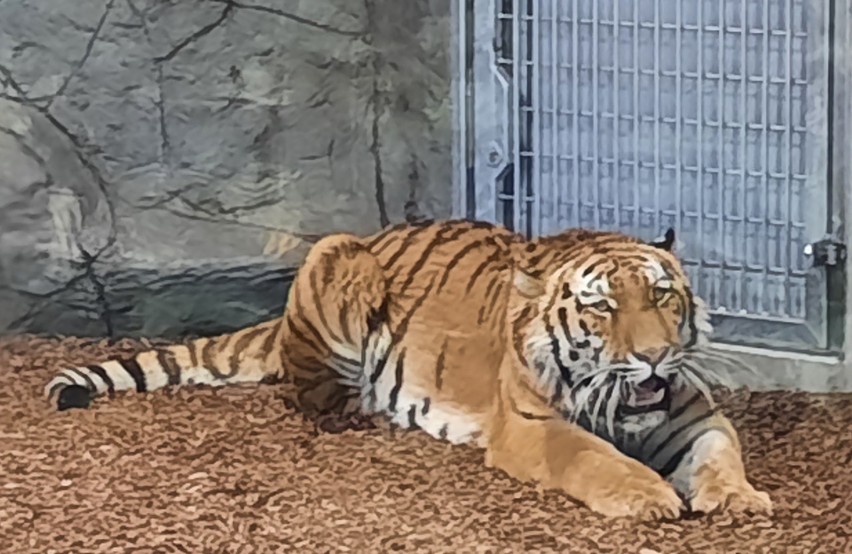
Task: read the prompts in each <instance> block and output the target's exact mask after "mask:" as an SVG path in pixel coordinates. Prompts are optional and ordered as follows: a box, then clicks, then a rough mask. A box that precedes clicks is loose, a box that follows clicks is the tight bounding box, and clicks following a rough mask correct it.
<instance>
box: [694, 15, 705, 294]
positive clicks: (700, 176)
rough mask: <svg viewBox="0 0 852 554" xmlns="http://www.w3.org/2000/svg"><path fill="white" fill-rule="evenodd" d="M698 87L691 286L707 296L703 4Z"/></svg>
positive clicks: (699, 43) (699, 37) (699, 20)
mask: <svg viewBox="0 0 852 554" xmlns="http://www.w3.org/2000/svg"><path fill="white" fill-rule="evenodd" d="M696 67H697V69H698V86H697V91H696V94H697V95H698V96H697V100H698V110H697V113H698V121H697V122H696V124H695V136H696V138H697V141H698V145H697V149H698V152H696V159H697V161H698V171H697V172H696V175H695V181H696V183H698V221H697V227H698V240H696V241H695V243H694V248H696V249H697V250H698V256H697V257H698V267H697V268H696V270H695V283H693V286H694V287H695V289H696V290H698V291H699V294H705V295H707V294H709V291H704V290H703V289H702V285H703V279H702V272H703V271H704V253H705V249H704V140H703V138H704V98H703V91H704V2H703V1H699V3H698V63H697V64H696Z"/></svg>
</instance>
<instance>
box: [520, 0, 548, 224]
mask: <svg viewBox="0 0 852 554" xmlns="http://www.w3.org/2000/svg"><path fill="white" fill-rule="evenodd" d="M531 1H532V8H533V9H532V14H530V15H531V17H532V45H533V49H532V67H531V68H530V72H529V73H528V74H527V78H528V79H532V86H533V94H532V95H533V100H532V103H534V106H535V108H534V109H533V112H532V118H533V121H532V123H533V132H532V148H531V150H532V152H531V153H530V154H531V156H530V164H532V165H533V167H531V168H530V173H531V174H532V194H533V198H532V210H531V212H532V213H530V214H529V217H530V218H532V225H528V226H529V227H530V229H531V230H532V232H533V234H535V235H540V234H541V232H542V229H541V227H542V225H541V223H542V222H541V172H542V170H543V167H542V164H541V161H542V154H543V149H544V148H543V144H544V141H543V140H542V138H543V137H544V135H543V134H542V131H541V117H542V114H543V113H544V112H543V109H542V108H543V107H542V98H541V80H542V79H543V78H544V72H543V71H542V67H541V52H540V47H541V46H540V45H541V29H540V26H539V20H540V19H541V5H540V3H539V2H540V0H531ZM524 196H526V194H525V195H524ZM525 201H526V199H525Z"/></svg>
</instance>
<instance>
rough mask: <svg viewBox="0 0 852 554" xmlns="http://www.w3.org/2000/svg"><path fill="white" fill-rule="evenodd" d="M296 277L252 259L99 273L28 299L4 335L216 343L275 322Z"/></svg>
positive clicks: (291, 271) (282, 268)
mask: <svg viewBox="0 0 852 554" xmlns="http://www.w3.org/2000/svg"><path fill="white" fill-rule="evenodd" d="M295 273H296V270H295V268H293V267H286V266H282V265H276V264H274V263H271V262H269V261H258V260H256V259H254V260H242V261H241V260H228V261H222V262H207V263H204V264H200V265H198V264H196V265H194V266H161V267H122V268H121V269H109V270H103V271H98V272H97V273H96V277H95V276H89V277H86V276H77V277H72V278H71V279H70V280H69V281H68V282H67V284H66V285H65V286H62V287H59V288H58V289H56V290H55V291H53V292H52V293H51V294H50V295H47V296H45V297H43V298H38V299H35V300H34V299H32V298H29V299H28V301H29V302H30V305H29V306H28V309H27V313H26V314H25V315H24V316H22V317H19V318H18V319H17V321H15V322H13V323H12V324H10V325H9V326H8V327H7V328H6V329H5V330H4V334H12V333H25V332H26V333H37V334H51V335H54V334H58V335H73V336H85V337H97V336H111V337H113V338H121V337H143V336H144V337H162V338H167V339H177V338H182V337H186V336H192V335H215V334H219V333H224V332H229V331H233V330H236V329H239V328H241V327H245V326H248V325H253V324H255V323H259V322H261V321H264V320H267V319H270V318H273V317H276V316H278V315H280V314H281V313H282V310H283V308H284V303H285V301H286V298H287V291H288V290H289V287H290V284H291V282H292V280H293V277H294V276H295Z"/></svg>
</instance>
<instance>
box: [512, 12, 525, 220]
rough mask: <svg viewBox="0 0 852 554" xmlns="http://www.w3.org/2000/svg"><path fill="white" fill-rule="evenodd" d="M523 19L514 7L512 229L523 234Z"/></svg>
mask: <svg viewBox="0 0 852 554" xmlns="http://www.w3.org/2000/svg"><path fill="white" fill-rule="evenodd" d="M520 27H521V17H520V12H519V10H518V7H517V6H515V5H513V6H512V170H513V172H512V177H513V178H512V196H513V197H514V200H513V202H512V212H513V214H512V219H513V222H512V229H513V230H514V231H515V232H516V233H517V232H521V203H522V202H524V198H523V194H522V193H521V192H520V191H521V104H522V102H521V95H520V81H521V51H520V50H521V37H520V34H521V31H520Z"/></svg>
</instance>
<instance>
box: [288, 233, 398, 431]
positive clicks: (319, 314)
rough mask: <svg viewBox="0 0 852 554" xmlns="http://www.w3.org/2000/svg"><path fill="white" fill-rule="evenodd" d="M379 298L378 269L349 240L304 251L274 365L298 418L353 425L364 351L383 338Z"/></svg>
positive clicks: (383, 308) (333, 239) (331, 240)
mask: <svg viewBox="0 0 852 554" xmlns="http://www.w3.org/2000/svg"><path fill="white" fill-rule="evenodd" d="M385 296H386V288H385V279H384V275H383V274H382V270H381V268H380V267H379V265H378V262H377V261H376V259H375V258H374V257H373V255H372V254H370V253H369V251H367V249H366V247H365V246H364V245H363V244H362V243H361V242H360V240H359V239H358V238H357V237H355V236H352V235H344V234H338V235H332V236H329V237H326V238H324V239H322V240H320V241H319V242H317V243H316V245H314V247H313V248H312V249H311V251H310V252H309V253H308V255H307V257H306V259H305V261H304V263H303V264H302V267H301V268H300V269H299V272H298V274H297V276H296V279H295V280H294V282H293V285H292V286H291V288H290V292H289V299H288V301H287V306H286V308H285V312H284V322H283V328H282V336H283V344H282V365H283V367H284V368H285V371H286V372H287V373H288V376H289V377H290V378H291V380H292V382H293V384H294V385H295V389H296V391H295V392H296V398H295V400H296V405H297V408H299V409H300V410H301V411H302V412H303V413H304V414H305V415H307V416H309V417H311V418H314V419H317V420H318V421H320V422H322V421H323V420H328V417H326V416H329V415H330V416H332V420H333V419H334V418H340V419H343V420H346V419H347V418H348V419H350V423H351V424H352V425H357V421H351V416H352V415H353V414H354V413H356V412H357V411H358V408H359V406H360V390H361V388H362V379H363V367H364V366H365V363H366V362H367V361H368V360H367V359H366V357H367V353H368V351H371V350H375V349H376V348H378V347H379V346H380V345H378V344H377V340H376V339H377V337H381V336H384V335H389V331H388V328H387V303H386V301H385ZM379 342H381V341H379ZM387 342H389V341H387ZM320 425H321V426H322V423H320ZM331 425H332V427H333V423H332V424H331ZM349 426H351V425H349ZM344 427H347V425H344Z"/></svg>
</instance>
